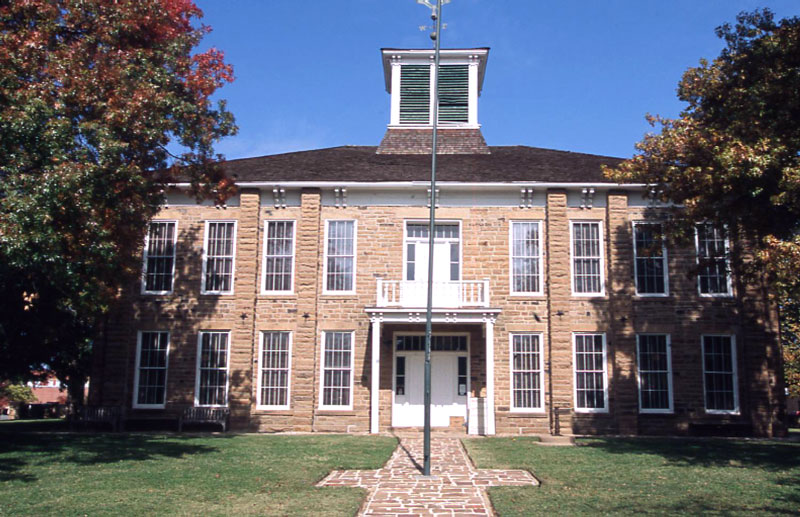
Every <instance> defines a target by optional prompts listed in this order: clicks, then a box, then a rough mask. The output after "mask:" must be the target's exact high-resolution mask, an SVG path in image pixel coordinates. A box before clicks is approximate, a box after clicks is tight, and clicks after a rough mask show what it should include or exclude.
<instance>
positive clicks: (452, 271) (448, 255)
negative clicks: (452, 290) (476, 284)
mask: <svg viewBox="0 0 800 517" xmlns="http://www.w3.org/2000/svg"><path fill="white" fill-rule="evenodd" d="M429 228H430V226H429V225H428V224H427V223H416V222H408V223H406V250H405V251H406V261H405V275H404V278H405V279H406V280H409V281H414V282H426V281H427V280H428V254H429V251H430V248H429V246H430V242H429V234H430V232H429V231H428V229H429ZM460 233H461V232H460V227H459V225H458V223H437V224H436V230H435V231H434V235H433V279H434V280H435V281H440V282H441V281H458V280H459V279H461V244H460V243H461V239H460V238H459V236H460Z"/></svg>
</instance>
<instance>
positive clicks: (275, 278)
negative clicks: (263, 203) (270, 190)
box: [261, 221, 296, 294]
mask: <svg viewBox="0 0 800 517" xmlns="http://www.w3.org/2000/svg"><path fill="white" fill-rule="evenodd" d="M295 231H296V230H295V223H294V221H265V222H264V262H263V264H262V268H261V272H262V274H261V276H262V278H263V281H262V286H261V292H262V293H264V294H276V293H283V294H286V293H291V292H292V291H293V290H294V250H295Z"/></svg>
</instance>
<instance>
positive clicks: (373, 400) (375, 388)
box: [369, 315, 381, 434]
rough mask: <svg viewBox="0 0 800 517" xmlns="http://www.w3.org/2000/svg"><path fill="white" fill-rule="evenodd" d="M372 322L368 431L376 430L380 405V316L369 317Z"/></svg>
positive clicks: (375, 431)
mask: <svg viewBox="0 0 800 517" xmlns="http://www.w3.org/2000/svg"><path fill="white" fill-rule="evenodd" d="M370 322H371V323H372V366H371V368H370V373H371V382H370V390H369V391H370V412H369V432H370V433H373V434H375V433H377V432H378V408H379V407H380V398H381V394H380V370H381V357H380V354H381V318H380V316H378V315H374V316H372V317H371V318H370Z"/></svg>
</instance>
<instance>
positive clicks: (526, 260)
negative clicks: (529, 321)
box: [509, 221, 542, 294]
mask: <svg viewBox="0 0 800 517" xmlns="http://www.w3.org/2000/svg"><path fill="white" fill-rule="evenodd" d="M541 227H542V226H541V223H540V222H539V221H511V227H510V231H511V233H510V236H509V240H510V241H511V294H542V235H541Z"/></svg>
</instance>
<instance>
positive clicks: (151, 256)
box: [142, 221, 177, 293]
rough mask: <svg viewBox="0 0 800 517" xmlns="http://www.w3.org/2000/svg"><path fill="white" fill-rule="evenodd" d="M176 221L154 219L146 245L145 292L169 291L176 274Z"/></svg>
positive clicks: (148, 231) (143, 287) (148, 232)
mask: <svg viewBox="0 0 800 517" xmlns="http://www.w3.org/2000/svg"><path fill="white" fill-rule="evenodd" d="M176 226H177V223H176V222H175V221H152V222H151V223H150V225H149V226H148V229H147V239H146V241H145V245H144V275H143V276H144V285H143V286H142V290H143V291H144V292H145V293H169V292H170V291H172V281H173V277H174V276H175V240H176V238H177V234H176Z"/></svg>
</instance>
